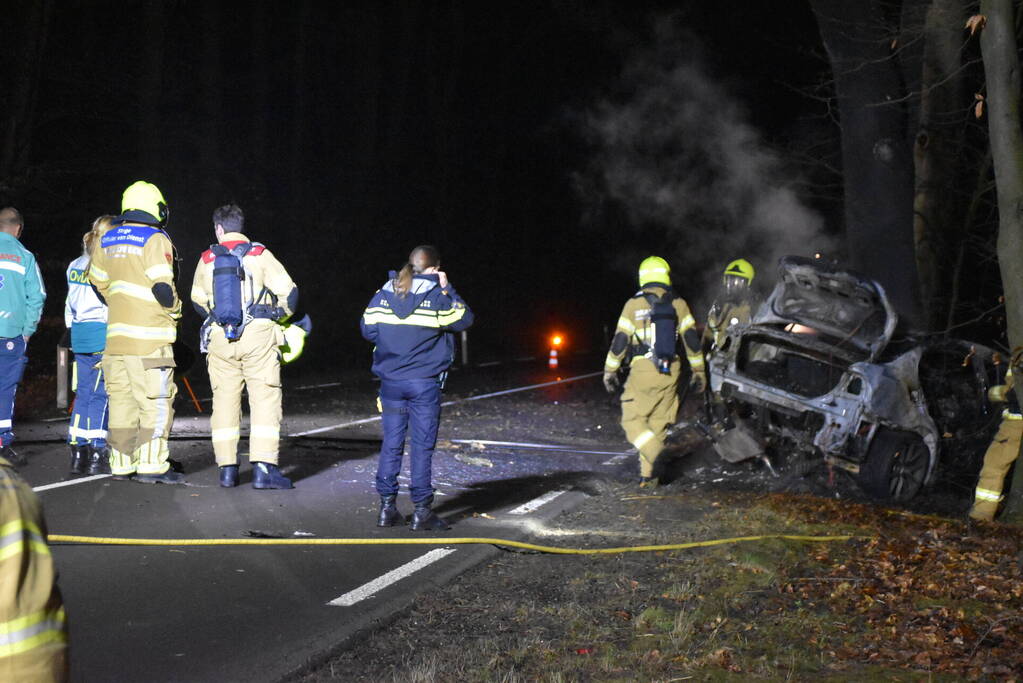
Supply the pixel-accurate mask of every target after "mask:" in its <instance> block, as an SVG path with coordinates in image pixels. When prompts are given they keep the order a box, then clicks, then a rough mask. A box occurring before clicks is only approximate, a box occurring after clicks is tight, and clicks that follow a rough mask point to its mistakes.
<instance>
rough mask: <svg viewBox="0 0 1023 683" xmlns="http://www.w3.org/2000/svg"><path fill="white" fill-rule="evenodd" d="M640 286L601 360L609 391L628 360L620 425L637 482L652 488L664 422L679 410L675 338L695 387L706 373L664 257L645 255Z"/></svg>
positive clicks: (695, 335)
mask: <svg viewBox="0 0 1023 683" xmlns="http://www.w3.org/2000/svg"><path fill="white" fill-rule="evenodd" d="M639 286H640V290H639V291H638V292H636V294H634V295H633V296H632V298H631V299H629V300H628V301H626V302H625V307H624V308H623V309H622V313H621V316H619V318H618V325H617V327H616V329H615V334H614V337H613V338H612V339H611V348H610V349H609V350H608V352H607V358H606V359H605V361H604V386H605V388H606V389H607V391H608V393H614V392H615V391H617V390H618V386H619V379H618V372H619V370H620V369H621V367H622V364H623V362H627V363H628V367H629V376H628V379H627V380H626V383H625V391H624V392H623V393H622V399H621V400H622V428H623V429H624V430H625V436H626V438H628V440H629V441H630V442H631V443H632V445H633V446H635V447H636V450H637V451H639V475H640V478H639V482H640V486H656V485H657V484H658V483H659V482H658V480H657V479H656V478H655V477H654V474H653V472H654V461H655V460H656V459H657V456H658V455H659V454H660V452H661V450H662V449H663V448H664V439H665V437H666V436H667V432H668V425H670V424H672V423H673V422H674V421H675V418H676V415H677V413H678V408H679V402H678V393H677V385H678V379H679V375H680V374H681V370H682V364H681V361H680V360H679V357H678V355H677V353H676V347H677V343H678V338H681V339H682V342H683V344H684V345H685V348H686V357H687V359H688V361H689V367H690V369H691V370H692V384H693V387H694V388H695V389H696V390H697V391H699V392H702V391H703V390H704V388H706V386H707V376H706V373H705V371H704V362H703V353H702V352H701V351H700V336H699V334H698V333H697V332H696V321H695V320H694V319H693V316H692V313H690V312H689V306H688V305H687V304H686V302H685V300H684V299H682V298H681V297H678V296H675V294H674V292H672V289H671V269H670V268H669V266H668V263H667V261H665V260H664V259H662V258H660V257H658V256H650V257H648V258H646V259H644V260H643V262H642V263H641V264H640V266H639Z"/></svg>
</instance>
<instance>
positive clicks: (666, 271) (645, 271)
mask: <svg viewBox="0 0 1023 683" xmlns="http://www.w3.org/2000/svg"><path fill="white" fill-rule="evenodd" d="M653 282H657V283H660V284H662V285H670V284H671V266H669V265H668V262H667V261H665V260H664V259H662V258H661V257H660V256H647V257H646V258H645V259H643V262H642V263H640V264H639V286H640V287H646V286H647V285H648V284H651V283H653Z"/></svg>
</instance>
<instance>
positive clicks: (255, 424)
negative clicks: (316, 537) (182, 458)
mask: <svg viewBox="0 0 1023 683" xmlns="http://www.w3.org/2000/svg"><path fill="white" fill-rule="evenodd" d="M213 230H214V233H215V234H216V236H217V244H214V245H211V246H210V248H209V249H207V250H206V251H205V252H203V254H202V256H201V257H200V258H199V264H198V265H197V266H196V268H195V278H194V279H193V281H192V293H191V297H192V305H193V306H195V309H196V310H197V311H198V312H199V314H200V315H201V316H203V317H204V318H205V319H206V322H205V323H204V324H203V332H202V343H201V345H200V346H201V349H202V350H203V351H205V352H206V354H207V355H206V367H207V370H208V371H209V374H210V385H211V386H212V387H213V415H212V416H211V417H210V428H211V430H212V432H213V453H214V455H215V456H216V459H217V465H218V466H219V467H220V485H221V486H223V487H225V488H231V487H234V486H237V485H238V441H239V440H240V438H241V417H242V414H241V412H242V387H244V388H245V389H246V391H247V393H248V396H249V416H250V419H249V461H250V462H251V463H252V486H253V488H257V489H290V488H293V486H292V484H291V480H290V479H288V478H287V477H285V476H284V475H283V474H282V473H281V471H280V469H279V468H278V448H279V446H280V436H281V415H282V413H281V353H282V351H281V349H280V347H282V346H284V345H285V342H286V335H285V331H284V329H283V328H282V327H281V325H279V324H278V322H283V321H285V320H287V319H288V317H289V316H291V315H292V314H293V313H294V312H295V308H296V307H297V306H298V287H296V286H295V283H294V281H293V280H292V279H291V276H290V275H288V271H286V270H285V269H284V266H282V265H281V263H280V261H278V260H277V259H276V257H274V255H273V254H272V253H271V252H270V250H269V249H267V248H266V247H265V246H264V245H262V244H260V243H259V242H253V241H251V240H250V239H249V238H248V237H246V236H245V233H244V231H245V216H244V214H243V213H242V210H241V208H240V207H238V206H236V205H234V204H228V205H225V206H222V207H220V208H218V209H217V210H216V211H214V212H213ZM299 329H301V328H299ZM303 332H304V331H303ZM291 336H292V339H291V340H288V341H289V342H290V343H289V344H288V350H289V351H291V350H292V346H291V343H294V344H295V345H296V346H297V344H298V343H299V341H301V340H304V334H303V335H302V337H301V340H299V339H296V337H295V335H294V334H292V335H291ZM298 352H299V353H301V351H300V349H299V350H298Z"/></svg>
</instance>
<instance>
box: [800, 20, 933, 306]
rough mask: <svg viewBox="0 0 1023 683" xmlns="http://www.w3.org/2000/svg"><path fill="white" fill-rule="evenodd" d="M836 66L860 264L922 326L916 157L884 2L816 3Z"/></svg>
mask: <svg viewBox="0 0 1023 683" xmlns="http://www.w3.org/2000/svg"><path fill="white" fill-rule="evenodd" d="M810 4H811V6H812V7H813V10H814V14H816V16H817V22H818V25H819V27H820V32H821V37H822V39H823V41H824V46H825V48H826V49H827V52H828V57H829V59H830V61H831V66H832V73H833V75H834V79H835V92H836V99H837V102H838V117H839V122H840V125H841V127H842V170H843V175H844V178H845V182H844V191H845V223H846V225H845V229H846V243H847V245H848V251H849V258H850V261H851V262H852V264H853V265H854V267H856V268H857V269H859V270H860V271H862V272H863V273H865V274H866V275H868V276H870V277H871V278H873V279H875V280H877V281H879V282H881V283H882V284H883V285H884V287H885V289H886V290H887V291H888V293H889V295H890V296H891V298H892V301H893V302H894V303H895V305H896V307H897V308H898V310H899V311H900V313H901V314H902V315H903V316H905V317H907V318H909V319H910V320H911V321H913V322H919V320H920V315H919V297H918V294H917V292H918V288H917V275H916V265H915V264H916V259H915V256H914V244H913V232H912V226H913V159H912V154H911V150H910V148H909V145H908V143H907V130H908V125H907V115H906V107H905V104H904V103H905V98H904V94H905V91H904V86H903V82H902V78H901V76H900V73H899V70H898V66H897V64H896V62H895V60H893V59H892V58H891V50H892V48H891V45H892V41H893V39H894V36H895V32H894V31H893V29H892V28H891V26H890V22H889V20H888V17H887V14H886V7H885V4H884V2H882V1H881V0H859V1H857V2H847V1H846V0H811V3H810Z"/></svg>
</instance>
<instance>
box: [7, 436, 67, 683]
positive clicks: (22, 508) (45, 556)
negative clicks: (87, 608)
mask: <svg viewBox="0 0 1023 683" xmlns="http://www.w3.org/2000/svg"><path fill="white" fill-rule="evenodd" d="M0 529H2V532H0V681H33V682H35V681H40V682H49V681H66V680H67V679H68V662H67V622H66V620H65V618H64V603H63V600H62V599H61V596H60V590H59V589H58V588H57V570H56V568H55V567H54V566H53V558H52V557H51V556H50V548H49V546H47V545H46V525H45V524H44V522H43V511H42V506H41V505H40V504H39V499H38V498H36V495H35V493H33V492H32V488H31V487H30V486H29V485H28V484H26V483H25V482H24V481H22V480H21V478H20V477H19V476H18V475H17V474H16V473H15V471H14V467H13V465H11V463H10V462H9V461H7V460H6V459H5V458H4V457H3V456H0Z"/></svg>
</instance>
